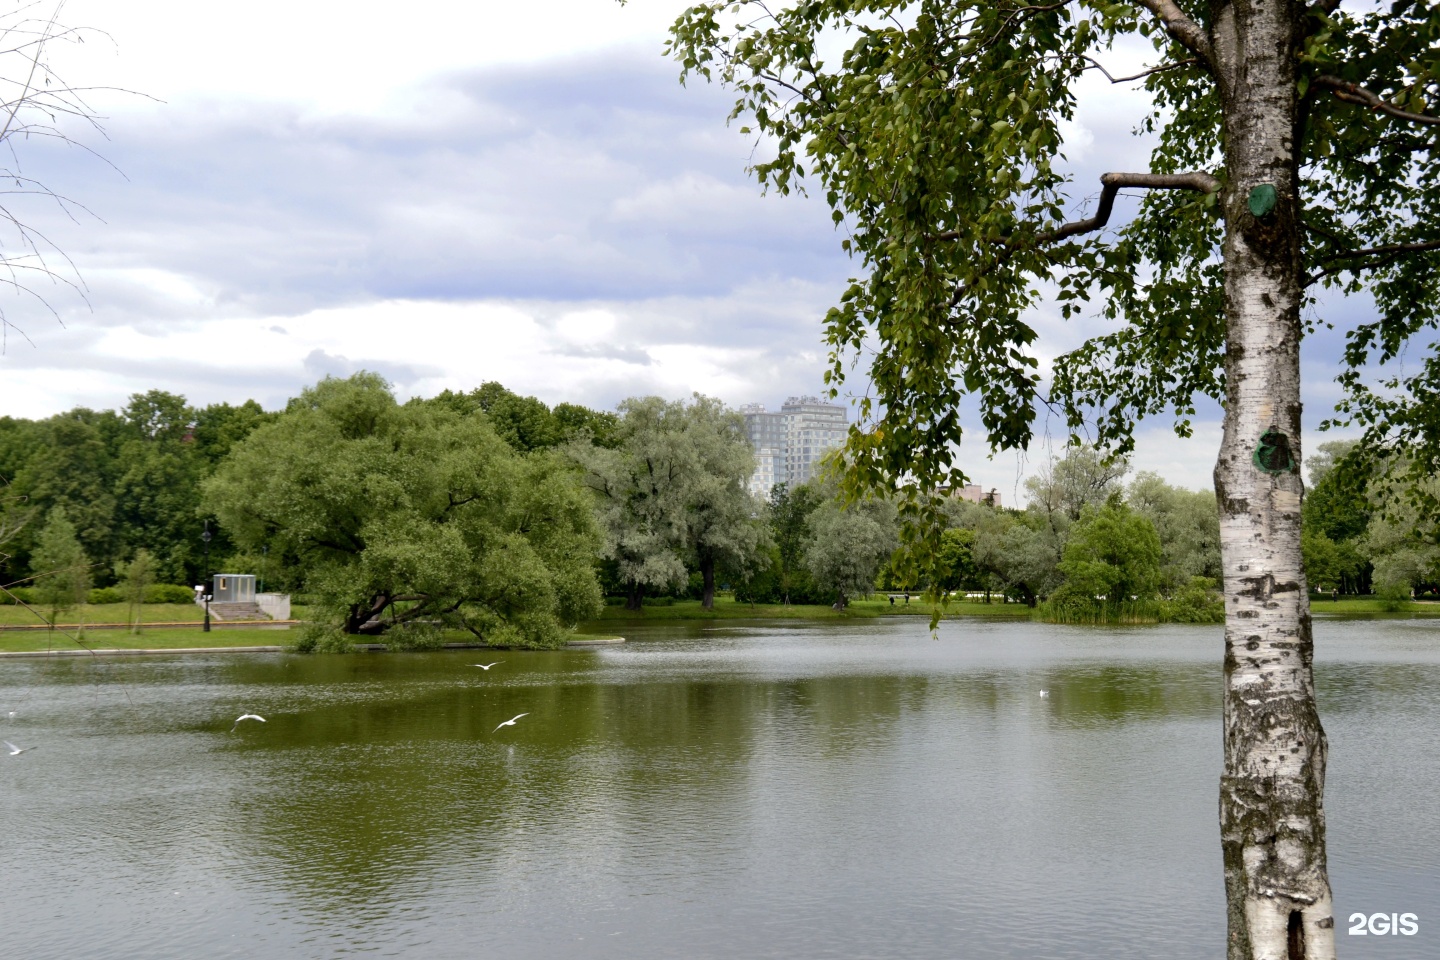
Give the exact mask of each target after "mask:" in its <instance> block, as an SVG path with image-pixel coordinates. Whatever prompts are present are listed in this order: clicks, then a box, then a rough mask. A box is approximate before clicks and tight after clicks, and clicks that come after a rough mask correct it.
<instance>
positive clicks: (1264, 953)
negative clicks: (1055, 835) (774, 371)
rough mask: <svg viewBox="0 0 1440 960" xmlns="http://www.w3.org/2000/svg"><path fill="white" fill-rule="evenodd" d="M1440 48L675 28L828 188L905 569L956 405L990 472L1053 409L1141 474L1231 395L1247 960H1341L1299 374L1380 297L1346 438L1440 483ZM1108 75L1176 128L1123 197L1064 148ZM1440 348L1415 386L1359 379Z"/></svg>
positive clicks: (678, 45)
mask: <svg viewBox="0 0 1440 960" xmlns="http://www.w3.org/2000/svg"><path fill="white" fill-rule="evenodd" d="M1437 27H1440V12H1437V11H1435V9H1434V8H1433V7H1432V6H1431V5H1429V4H1419V3H1404V2H1402V3H1396V4H1394V5H1369V4H1366V5H1359V4H1357V5H1356V6H1355V7H1354V8H1353V9H1346V10H1342V9H1341V2H1340V0H1314V2H1312V3H1309V4H1308V5H1307V4H1306V3H1305V2H1303V0H1210V2H1207V3H1200V2H1198V0H1133V2H1129V3H1124V2H1110V0H1054V2H1047V0H1000V2H994V0H985V2H981V0H803V2H800V3H796V4H793V5H790V6H787V7H783V8H782V7H779V6H776V7H770V6H767V5H765V4H764V3H762V2H759V0H737V2H720V0H712V2H707V3H701V4H699V5H697V6H695V7H693V8H691V9H690V10H688V11H687V12H686V13H685V14H684V15H682V17H681V18H680V19H679V20H678V21H677V22H676V24H675V26H674V28H673V33H672V52H673V53H674V54H675V55H676V56H677V57H678V58H679V59H680V61H681V62H682V64H683V67H684V70H685V72H686V75H687V76H700V77H704V78H710V79H718V80H720V81H723V82H725V83H727V84H729V85H731V86H732V87H733V89H734V90H735V91H736V92H737V101H736V104H735V111H734V114H733V115H734V116H736V117H740V118H742V120H743V121H744V122H745V123H746V124H747V126H748V128H749V129H751V130H753V131H756V132H757V134H758V135H760V136H761V137H762V138H763V140H764V143H763V145H762V146H763V147H764V148H765V149H770V148H773V151H772V152H770V153H768V154H765V157H766V158H765V159H762V160H761V161H760V162H757V163H756V164H755V165H754V167H753V169H754V172H755V173H756V175H757V177H758V178H759V180H760V181H761V183H762V184H764V185H765V186H766V187H767V188H770V189H774V190H777V191H778V192H781V193H784V192H786V191H788V190H791V189H795V188H796V187H798V186H799V185H800V184H801V183H802V178H805V179H806V180H808V181H809V182H811V183H812V184H813V185H814V186H815V187H816V188H818V190H819V191H820V192H823V194H824V196H825V198H826V200H827V201H828V202H829V204H830V205H831V207H832V208H833V215H834V219H835V221H836V223H837V224H843V225H844V226H845V236H844V239H843V240H842V241H841V245H842V246H843V247H844V248H845V250H847V251H848V252H849V253H850V254H851V255H852V256H853V257H854V258H855V260H856V261H858V264H859V269H858V270H857V276H856V277H855V278H854V279H853V280H852V282H851V284H850V285H849V287H848V289H846V290H844V291H843V292H842V293H841V294H840V297H839V303H838V304H837V305H836V306H835V307H834V308H833V309H832V310H831V311H830V312H829V314H828V317H827V337H828V342H829V346H830V350H831V364H832V365H831V368H830V371H829V377H830V384H831V386H832V388H835V387H838V386H839V385H840V383H841V382H842V379H843V377H844V375H845V372H846V370H847V369H848V368H849V367H850V365H851V362H852V360H853V359H854V358H856V357H858V356H864V357H866V358H868V360H869V363H868V364H867V365H866V367H865V368H864V373H865V375H866V376H867V377H868V380H869V385H868V386H867V388H866V390H865V396H866V398H867V399H866V400H865V401H864V402H863V403H862V406H861V410H860V413H861V418H860V422H859V423H857V424H856V425H855V426H854V427H853V428H852V430H851V433H850V437H849V441H848V449H847V456H848V458H849V461H850V470H849V474H848V476H849V481H848V482H849V487H850V490H851V492H852V494H858V493H859V492H861V491H863V490H866V489H876V488H878V489H885V490H891V489H895V488H899V487H902V486H903V485H902V484H901V481H902V479H904V480H907V481H909V486H907V487H905V489H906V490H907V493H906V500H905V502H904V503H902V514H903V516H904V517H905V519H906V520H907V521H908V523H907V542H909V543H910V544H911V545H912V547H917V548H919V549H921V550H922V551H924V550H930V551H931V552H933V545H934V542H935V538H936V536H937V534H936V533H935V531H936V529H937V528H938V525H937V524H934V523H932V522H930V521H931V518H932V517H933V515H934V513H935V512H936V506H935V501H936V495H937V488H938V487H939V486H940V485H942V484H948V485H958V484H960V483H963V482H965V480H966V479H967V478H966V477H965V476H964V471H963V469H962V468H961V467H959V466H958V465H957V463H956V460H955V458H954V445H955V444H956V443H958V442H959V441H960V439H961V433H962V431H961V418H960V409H961V406H962V401H963V402H964V406H965V408H966V409H967V410H969V411H972V414H973V415H975V416H977V417H978V420H979V423H980V426H981V430H982V434H983V437H984V439H985V440H986V441H987V442H988V443H989V445H990V446H992V447H993V448H996V449H1001V450H1004V449H1009V448H1016V447H1024V446H1026V445H1027V444H1028V443H1029V441H1030V440H1031V437H1032V434H1033V423H1034V420H1035V416H1036V408H1037V404H1039V403H1040V402H1041V401H1042V400H1044V401H1046V402H1048V403H1049V404H1050V405H1051V406H1052V408H1053V409H1055V410H1058V411H1060V412H1062V413H1063V414H1064V415H1065V417H1066V418H1067V420H1068V421H1069V424H1070V426H1071V429H1072V431H1073V432H1074V433H1075V434H1076V435H1079V434H1080V432H1081V429H1082V426H1085V425H1088V427H1089V429H1090V430H1091V431H1092V436H1093V437H1094V438H1095V439H1096V440H1097V441H1098V443H1099V445H1100V446H1102V447H1103V448H1105V449H1106V450H1107V451H1108V452H1110V453H1112V454H1121V455H1123V454H1124V453H1126V452H1128V451H1129V450H1130V449H1131V447H1132V445H1133V441H1132V436H1131V433H1132V430H1133V425H1134V422H1135V421H1136V420H1137V419H1139V418H1141V417H1143V416H1145V415H1151V414H1167V415H1173V416H1174V418H1175V425H1176V428H1177V430H1178V431H1179V432H1180V433H1181V434H1182V435H1184V434H1188V433H1189V430H1190V418H1191V416H1192V415H1193V413H1194V411H1195V409H1196V403H1197V401H1199V400H1200V399H1201V398H1204V397H1210V398H1215V399H1218V400H1222V401H1223V402H1224V404H1225V422H1224V433H1223V440H1222V443H1221V448H1220V451H1219V457H1218V461H1217V464H1216V467H1215V474H1214V480H1215V490H1216V494H1217V499H1218V501H1219V511H1220V524H1221V541H1222V566H1223V572H1224V592H1225V602H1226V612H1227V626H1226V636H1225V644H1226V650H1225V658H1224V664H1225V668H1224V677H1225V697H1224V745H1225V749H1224V770H1223V774H1222V777H1221V788H1220V793H1221V835H1222V848H1223V859H1224V871H1225V884H1226V893H1227V902H1228V950H1229V956H1230V957H1231V958H1241V957H1247V958H1248V957H1288V958H1294V957H1305V958H1310V960H1318V958H1324V957H1330V956H1332V955H1333V954H1334V917H1333V915H1332V901H1331V894H1330V887H1329V882H1328V879H1327V872H1326V862H1325V818H1324V811H1323V801H1322V795H1323V786H1324V781H1325V760H1326V742H1325V735H1324V732H1323V730H1322V728H1321V725H1320V720H1319V717H1318V715H1317V713H1316V709H1315V700H1314V684H1313V680H1312V676H1311V666H1310V664H1311V650H1312V643H1311V628H1310V614H1309V609H1308V600H1307V591H1306V589H1305V576H1304V572H1303V570H1302V563H1301V549H1300V504H1301V495H1302V484H1301V476H1300V473H1299V465H1300V454H1301V451H1300V445H1299V442H1298V438H1299V434H1300V409H1301V407H1300V403H1301V397H1300V375H1299V348H1300V341H1301V337H1302V335H1303V334H1304V333H1305V331H1306V320H1305V319H1304V318H1305V317H1306V316H1313V315H1312V314H1308V313H1306V308H1307V307H1309V306H1311V305H1312V304H1314V303H1315V302H1316V300H1315V295H1316V292H1317V291H1318V290H1320V289H1323V288H1326V287H1329V288H1334V289H1338V290H1342V291H1345V292H1351V293H1354V292H1359V291H1361V290H1362V289H1364V290H1366V291H1368V293H1369V295H1370V296H1371V297H1372V299H1373V301H1374V303H1375V307H1376V309H1375V311H1374V314H1373V315H1372V316H1370V317H1368V318H1367V319H1365V320H1363V321H1362V322H1360V323H1359V324H1358V325H1356V326H1354V327H1353V329H1351V330H1350V331H1349V339H1348V342H1347V347H1346V353H1345V363H1346V373H1345V374H1344V376H1342V378H1341V381H1342V387H1343V388H1344V398H1343V400H1342V403H1341V406H1340V413H1339V418H1340V419H1348V420H1353V421H1356V422H1359V423H1360V424H1362V425H1364V426H1365V428H1366V430H1367V440H1368V441H1369V442H1371V443H1372V444H1374V445H1383V444H1385V443H1387V442H1393V441H1396V440H1399V441H1401V442H1405V441H1406V440H1407V439H1408V440H1411V441H1414V442H1415V443H1416V445H1417V446H1418V447H1419V450H1418V453H1417V455H1416V458H1415V459H1414V460H1412V461H1411V462H1412V463H1420V464H1422V465H1423V464H1425V463H1433V462H1434V461H1436V460H1440V439H1437V438H1440V430H1435V429H1433V428H1434V426H1435V423H1436V420H1437V417H1436V414H1435V412H1434V411H1435V410H1436V409H1440V405H1437V404H1436V403H1435V402H1434V401H1435V400H1436V398H1440V356H1437V354H1436V352H1435V350H1434V349H1433V345H1425V343H1424V341H1428V340H1429V339H1430V338H1431V335H1432V333H1433V330H1434V328H1435V325H1436V310H1437V305H1440V297H1437V296H1436V290H1435V285H1436V283H1437V281H1436V279H1435V278H1436V277H1437V275H1440V274H1437V271H1436V270H1435V267H1436V265H1437V260H1440V256H1437V251H1440V224H1437V222H1436V218H1437V216H1440V204H1437V202H1436V201H1437V200H1440V196H1437V194H1440V181H1437V179H1436V177H1435V175H1434V173H1433V169H1434V167H1433V164H1432V163H1431V152H1432V150H1433V149H1435V143H1436V139H1435V130H1436V127H1437V125H1440V114H1437V111H1436V110H1435V109H1434V108H1433V107H1432V102H1433V100H1434V98H1435V97H1436V95H1437V94H1440V89H1437V88H1440V57H1437V56H1436V53H1437V49H1436V47H1437V43H1440V41H1437V40H1436V38H1437V36H1440V30H1437ZM1147 39H1148V41H1149V42H1150V43H1151V44H1152V45H1153V60H1152V61H1150V62H1149V63H1148V65H1147V66H1146V67H1145V69H1143V70H1140V71H1136V72H1133V73H1131V74H1130V75H1126V76H1121V75H1120V73H1121V71H1119V70H1118V68H1116V59H1115V57H1116V55H1117V54H1116V49H1117V46H1118V47H1120V48H1122V49H1123V48H1133V47H1134V45H1135V44H1136V43H1139V44H1142V45H1143V44H1144V42H1145V40H1147ZM1087 71H1096V72H1097V73H1099V72H1103V75H1104V76H1105V77H1108V78H1109V79H1110V80H1111V81H1112V82H1114V83H1127V84H1138V85H1140V86H1141V87H1143V89H1144V90H1145V91H1147V92H1148V94H1149V96H1150V100H1151V104H1152V107H1151V109H1150V111H1149V113H1148V114H1146V115H1140V116H1136V117H1135V123H1136V125H1137V127H1138V128H1139V129H1140V130H1141V131H1143V132H1145V133H1148V134H1150V135H1151V136H1152V137H1153V139H1152V141H1151V142H1152V143H1153V144H1154V148H1153V150H1150V151H1149V153H1148V156H1146V155H1144V154H1143V153H1142V155H1140V156H1137V157H1136V159H1135V163H1134V166H1133V167H1130V168H1128V169H1116V170H1112V171H1109V172H1107V173H1105V174H1104V175H1103V176H1101V177H1100V180H1099V183H1098V184H1097V183H1093V182H1087V183H1075V182H1073V177H1072V176H1071V174H1069V173H1068V172H1067V168H1066V167H1065V164H1064V161H1063V154H1062V151H1063V148H1064V141H1063V133H1064V131H1065V129H1066V127H1065V125H1066V123H1067V121H1069V120H1071V119H1072V118H1073V117H1074V116H1075V108H1076V102H1077V97H1078V96H1079V90H1080V89H1081V86H1082V85H1081V84H1080V83H1079V81H1080V79H1081V77H1082V76H1083V75H1084V74H1085V73H1086V72H1087ZM1097 191H1098V196H1096V193H1097ZM1121 191H1127V193H1126V196H1127V197H1129V196H1131V195H1132V194H1138V197H1139V199H1138V203H1136V202H1133V201H1131V200H1128V199H1127V200H1125V201H1124V202H1123V203H1122V202H1121V201H1120V198H1121ZM1085 197H1089V198H1090V200H1089V201H1087V202H1085V203H1080V204H1077V200H1079V199H1080V198H1085ZM1117 210H1118V211H1124V213H1123V214H1117ZM1042 296H1048V297H1051V298H1053V299H1055V300H1056V301H1057V302H1058V303H1059V305H1060V307H1061V310H1062V312H1063V314H1064V316H1066V317H1078V316H1083V315H1085V314H1086V313H1087V312H1090V313H1095V314H1098V315H1099V316H1100V317H1101V318H1102V319H1104V320H1106V321H1109V323H1108V324H1107V327H1108V329H1107V332H1105V333H1102V334H1101V335H1099V336H1096V337H1094V338H1092V339H1090V340H1088V341H1087V342H1085V343H1084V345H1083V346H1081V347H1079V348H1078V349H1075V350H1072V351H1070V352H1069V353H1068V354H1065V355H1063V356H1060V357H1059V359H1058V361H1057V362H1056V364H1055V366H1054V369H1053V376H1049V375H1047V376H1044V377H1042V370H1041V369H1040V366H1039V359H1038V354H1039V353H1040V348H1041V347H1042V345H1040V344H1038V343H1037V342H1036V341H1037V337H1038V334H1037V331H1036V329H1035V327H1034V326H1032V324H1031V323H1030V322H1029V320H1028V319H1027V318H1028V317H1029V313H1028V311H1029V309H1030V308H1031V307H1033V306H1035V305H1036V303H1037V302H1038V301H1039V300H1040V298H1041V297H1042ZM1092 305H1093V306H1092ZM1312 322H1313V320H1312ZM1417 337H1419V338H1421V339H1422V343H1421V344H1420V345H1417V346H1416V347H1415V348H1414V349H1412V351H1411V358H1412V359H1411V361H1410V363H1409V364H1408V365H1407V367H1406V368H1405V370H1404V371H1403V372H1401V373H1399V374H1396V375H1393V376H1390V377H1389V378H1383V375H1382V380H1381V381H1380V382H1379V383H1378V384H1376V383H1371V382H1369V381H1367V380H1366V376H1367V375H1368V374H1369V373H1370V372H1373V367H1374V365H1375V364H1377V363H1379V364H1384V363H1385V362H1386V361H1389V360H1391V359H1393V358H1396V357H1397V356H1399V355H1400V353H1401V352H1402V351H1403V350H1404V349H1405V348H1406V346H1407V344H1408V343H1410V342H1411V341H1412V340H1414V339H1416V338H1417ZM1418 350H1424V351H1425V353H1426V359H1424V360H1423V361H1421V362H1419V363H1417V362H1416V361H1415V359H1414V357H1415V356H1416V352H1417V351H1418ZM1047 352H1049V353H1051V354H1053V353H1054V352H1055V351H1054V350H1053V349H1052V350H1049V351H1047ZM1417 400H1419V401H1422V402H1416V401H1417Z"/></svg>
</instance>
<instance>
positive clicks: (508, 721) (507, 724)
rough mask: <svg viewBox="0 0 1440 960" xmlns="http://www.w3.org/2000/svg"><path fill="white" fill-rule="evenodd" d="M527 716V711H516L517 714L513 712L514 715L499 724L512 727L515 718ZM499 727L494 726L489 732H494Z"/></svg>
mask: <svg viewBox="0 0 1440 960" xmlns="http://www.w3.org/2000/svg"><path fill="white" fill-rule="evenodd" d="M528 716H530V714H528V713H517V714H515V716H513V717H511V718H510V719H509V720H506V721H505V722H504V723H502V724H500V727H513V726H515V721H516V720H519V719H520V718H521V717H528ZM500 727H496V728H495V729H494V730H491V731H490V732H491V733H495V732H497V731H499V729H500Z"/></svg>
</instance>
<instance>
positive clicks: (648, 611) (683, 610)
mask: <svg viewBox="0 0 1440 960" xmlns="http://www.w3.org/2000/svg"><path fill="white" fill-rule="evenodd" d="M934 609H935V608H934V606H933V605H932V604H927V603H922V602H920V601H919V600H915V599H912V600H911V601H910V602H909V603H908V604H907V603H905V602H904V601H896V603H895V605H894V606H893V607H892V606H891V605H890V601H889V600H885V599H876V600H852V601H851V602H850V605H849V606H848V607H846V608H845V609H844V610H833V609H831V608H830V607H828V606H824V605H819V604H816V605H810V604H792V605H791V606H788V607H787V606H785V605H784V604H780V603H757V604H753V605H752V604H749V603H737V602H736V601H735V599H734V598H733V597H726V596H720V597H716V598H715V609H713V610H706V609H704V608H703V607H701V606H700V601H699V600H676V601H675V602H674V603H672V604H669V605H666V606H646V607H644V608H643V609H642V610H639V611H634V610H626V609H625V608H624V607H606V608H605V612H604V613H602V614H601V615H600V619H599V620H598V621H592V622H595V623H604V622H606V621H610V620H747V619H772V618H773V619H782V620H854V619H865V618H869V617H905V616H910V617H929V616H930V615H931V613H932V612H933V611H934ZM941 616H942V617H944V618H946V619H949V618H951V617H966V616H984V617H1007V618H1014V619H1021V620H1023V619H1026V618H1028V617H1029V616H1030V608H1029V607H1027V606H1025V605H1024V604H1019V603H1001V602H1000V598H999V597H996V598H995V602H994V603H989V604H986V603H969V602H965V601H954V602H952V603H950V604H948V605H946V606H944V607H942V609H941Z"/></svg>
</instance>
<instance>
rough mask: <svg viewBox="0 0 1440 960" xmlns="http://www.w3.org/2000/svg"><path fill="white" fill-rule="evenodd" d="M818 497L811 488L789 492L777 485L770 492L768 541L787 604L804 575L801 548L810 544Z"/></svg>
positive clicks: (806, 486) (810, 485) (793, 489)
mask: <svg viewBox="0 0 1440 960" xmlns="http://www.w3.org/2000/svg"><path fill="white" fill-rule="evenodd" d="M820 502H821V494H820V492H819V490H818V489H817V488H816V487H815V486H814V485H812V484H800V485H798V486H796V487H794V488H792V487H791V486H790V485H789V484H786V483H777V484H775V486H773V487H771V488H770V537H771V539H772V540H773V541H774V543H775V549H776V564H775V568H776V574H777V576H778V579H779V588H780V596H781V599H782V602H784V603H785V604H786V605H789V603H790V594H791V591H792V588H794V587H795V586H796V581H797V578H799V577H801V576H803V575H804V572H805V567H804V559H805V547H806V544H807V543H809V541H810V514H812V513H814V512H815V508H816V507H818V506H820Z"/></svg>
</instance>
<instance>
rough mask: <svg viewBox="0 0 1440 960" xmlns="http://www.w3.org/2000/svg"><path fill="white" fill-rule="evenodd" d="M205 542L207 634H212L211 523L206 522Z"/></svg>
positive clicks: (202, 535)
mask: <svg viewBox="0 0 1440 960" xmlns="http://www.w3.org/2000/svg"><path fill="white" fill-rule="evenodd" d="M200 539H201V540H203V541H205V582H204V588H205V632H206V633H209V632H210V579H211V578H210V521H209V520H206V521H205V530H204V532H203V533H201V534H200Z"/></svg>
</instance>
